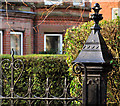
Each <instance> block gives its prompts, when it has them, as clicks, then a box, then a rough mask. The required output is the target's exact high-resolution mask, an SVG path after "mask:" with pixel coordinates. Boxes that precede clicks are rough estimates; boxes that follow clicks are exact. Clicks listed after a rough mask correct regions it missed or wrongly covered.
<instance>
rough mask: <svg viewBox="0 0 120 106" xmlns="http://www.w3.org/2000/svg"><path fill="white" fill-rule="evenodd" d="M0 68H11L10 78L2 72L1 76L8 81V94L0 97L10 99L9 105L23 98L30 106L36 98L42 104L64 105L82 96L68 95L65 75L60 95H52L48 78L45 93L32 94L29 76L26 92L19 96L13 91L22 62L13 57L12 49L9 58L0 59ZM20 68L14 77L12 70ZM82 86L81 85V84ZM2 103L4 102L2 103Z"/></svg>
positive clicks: (22, 68) (21, 68) (78, 99)
mask: <svg viewBox="0 0 120 106" xmlns="http://www.w3.org/2000/svg"><path fill="white" fill-rule="evenodd" d="M0 65H1V69H2V70H6V69H10V70H11V73H10V74H11V80H10V79H7V77H6V76H5V74H3V73H2V76H3V78H4V79H5V80H7V81H8V82H10V87H9V89H10V94H8V95H6V96H3V95H0V99H1V100H2V101H3V100H10V105H11V106H14V105H15V104H16V103H17V101H20V100H25V101H26V104H27V105H29V106H31V105H33V104H34V103H35V102H36V101H37V100H38V101H40V102H41V101H42V104H45V105H47V106H48V105H52V104H55V103H57V102H58V103H57V104H59V103H60V104H62V105H64V106H67V105H69V104H71V103H72V101H73V102H74V101H80V100H82V98H80V97H81V96H82V94H81V95H79V96H80V97H73V96H71V95H70V93H69V92H70V90H69V89H70V88H69V84H67V78H66V77H65V79H64V84H62V85H63V91H62V94H61V95H60V96H54V95H53V94H51V91H50V89H51V86H52V83H49V78H47V79H46V83H45V93H44V95H43V96H42V97H41V96H40V97H39V96H37V95H34V94H33V92H32V87H33V86H34V84H33V83H32V81H31V77H30V76H29V79H28V87H27V93H26V94H25V95H24V96H19V95H18V94H17V93H16V92H15V86H16V83H18V82H19V80H20V79H21V76H22V74H23V71H24V67H25V66H24V63H23V61H22V60H21V59H14V50H13V49H12V55H11V60H10V59H4V60H2V61H1V64H0ZM18 69H20V70H21V72H20V74H19V76H18V77H17V79H16V80H15V79H14V74H15V73H14V70H18ZM81 86H82V85H81ZM3 105H4V104H3Z"/></svg>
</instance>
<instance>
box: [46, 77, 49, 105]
mask: <svg viewBox="0 0 120 106" xmlns="http://www.w3.org/2000/svg"><path fill="white" fill-rule="evenodd" d="M48 97H49V79H48V78H47V80H46V98H48ZM46 106H49V101H48V100H46Z"/></svg>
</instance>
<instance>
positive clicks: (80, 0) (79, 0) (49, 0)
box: [44, 0, 84, 6]
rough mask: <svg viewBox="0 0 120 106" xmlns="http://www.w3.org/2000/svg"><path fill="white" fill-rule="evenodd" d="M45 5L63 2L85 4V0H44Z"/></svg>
mask: <svg viewBox="0 0 120 106" xmlns="http://www.w3.org/2000/svg"><path fill="white" fill-rule="evenodd" d="M44 2H45V5H53V4H56V5H59V4H62V2H73V5H80V6H84V0H44Z"/></svg>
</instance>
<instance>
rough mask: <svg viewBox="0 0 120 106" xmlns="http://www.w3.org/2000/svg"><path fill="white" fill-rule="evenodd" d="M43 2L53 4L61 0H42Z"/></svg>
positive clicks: (59, 2) (57, 3)
mask: <svg viewBox="0 0 120 106" xmlns="http://www.w3.org/2000/svg"><path fill="white" fill-rule="evenodd" d="M44 2H45V5H53V4H56V5H59V4H61V3H62V0H44Z"/></svg>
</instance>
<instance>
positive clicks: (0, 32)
mask: <svg viewBox="0 0 120 106" xmlns="http://www.w3.org/2000/svg"><path fill="white" fill-rule="evenodd" d="M0 34H1V36H0V37H1V53H0V54H3V32H2V31H0Z"/></svg>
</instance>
